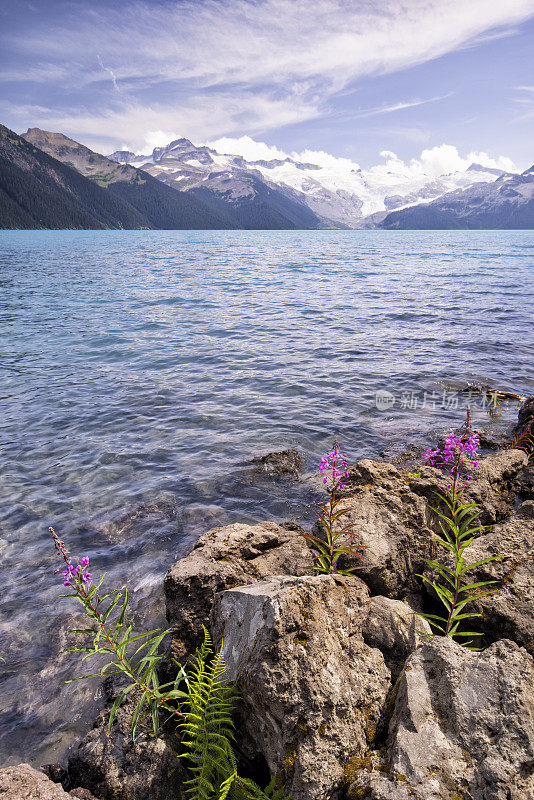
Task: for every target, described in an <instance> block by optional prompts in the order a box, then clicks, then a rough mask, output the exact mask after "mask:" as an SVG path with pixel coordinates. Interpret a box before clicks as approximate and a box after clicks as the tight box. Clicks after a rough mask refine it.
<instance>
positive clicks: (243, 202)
mask: <svg viewBox="0 0 534 800" xmlns="http://www.w3.org/2000/svg"><path fill="white" fill-rule="evenodd" d="M123 153H124V151H119V153H113V154H112V155H111V156H110V158H114V159H116V160H118V159H121V160H122V159H124V155H123ZM137 158H138V157H136V163H137ZM122 163H124V162H122ZM128 163H131V161H129V162H128ZM143 169H144V170H145V171H146V172H148V173H150V175H152V176H154V178H157V179H158V180H160V181H162V182H163V183H166V184H167V185H168V186H172V187H173V189H178V191H180V192H184V193H186V194H188V195H193V196H194V197H196V198H198V199H200V200H202V202H203V203H205V204H206V205H207V206H209V207H210V208H211V209H212V210H213V211H214V212H216V213H218V214H222V215H225V216H226V217H227V218H228V219H229V220H231V221H232V222H233V223H234V226H237V227H239V228H245V229H296V228H298V229H309V228H324V227H331V223H330V222H329V221H325V220H323V219H322V218H321V217H320V216H319V215H318V214H317V213H316V212H314V211H313V210H312V209H311V208H310V207H309V205H308V204H307V202H306V198H305V197H304V196H303V195H302V194H299V193H298V192H295V191H293V190H292V189H290V188H289V187H286V186H279V185H277V184H275V183H273V182H271V181H266V180H265V178H264V176H263V175H262V173H261V172H260V171H259V170H258V169H255V168H251V167H249V165H247V164H246V162H244V161H243V159H241V158H239V157H230V158H227V159H221V158H220V157H218V155H217V153H216V152H215V151H214V150H212V149H211V148H209V147H196V146H195V145H194V144H193V143H192V142H190V141H189V139H176V140H175V141H173V142H171V143H170V144H169V145H167V146H166V147H156V148H155V149H154V151H153V153H152V156H151V157H150V161H149V162H147V163H145V164H144V165H143Z"/></svg>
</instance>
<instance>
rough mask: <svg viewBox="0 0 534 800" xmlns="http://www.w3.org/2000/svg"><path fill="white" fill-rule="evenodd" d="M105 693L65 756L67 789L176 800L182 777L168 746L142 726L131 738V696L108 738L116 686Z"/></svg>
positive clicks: (112, 797)
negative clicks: (77, 741)
mask: <svg viewBox="0 0 534 800" xmlns="http://www.w3.org/2000/svg"><path fill="white" fill-rule="evenodd" d="M105 688H106V690H107V692H108V698H107V699H108V703H107V709H106V710H105V711H104V712H103V713H102V714H100V716H99V717H98V718H97V720H96V722H95V724H94V726H93V729H92V730H91V731H89V733H88V734H87V735H86V736H85V737H84V738H83V739H82V741H81V742H80V744H79V745H78V746H77V748H76V749H74V750H73V751H72V752H71V754H70V757H69V761H68V777H69V781H70V785H72V786H74V787H82V788H85V789H88V790H90V791H91V792H93V793H94V794H95V795H97V796H98V797H99V798H101V799H102V800H146V799H147V798H148V797H150V800H181V798H183V797H184V796H185V791H184V790H183V789H182V787H183V783H184V781H185V780H186V777H185V772H184V768H183V766H182V763H181V760H180V759H179V758H178V756H177V753H176V752H175V750H174V749H173V747H172V746H171V744H170V743H169V741H168V740H165V739H163V738H160V739H155V738H154V737H153V735H151V732H150V730H149V728H148V726H147V724H146V722H141V723H140V724H139V725H138V727H137V730H136V736H135V740H134V739H132V732H131V725H130V721H131V716H132V712H133V709H134V708H135V704H136V702H137V701H136V698H135V697H131V695H130V696H128V698H127V699H126V700H125V701H124V703H123V704H122V706H120V708H119V709H118V711H117V715H116V717H115V720H114V722H113V725H112V727H111V733H110V734H108V722H109V711H110V707H111V705H112V703H113V700H114V698H115V697H116V694H117V693H118V691H120V687H118V686H116V685H115V684H114V683H113V682H112V681H110V680H109V679H108V680H106V681H105ZM0 797H1V795H0Z"/></svg>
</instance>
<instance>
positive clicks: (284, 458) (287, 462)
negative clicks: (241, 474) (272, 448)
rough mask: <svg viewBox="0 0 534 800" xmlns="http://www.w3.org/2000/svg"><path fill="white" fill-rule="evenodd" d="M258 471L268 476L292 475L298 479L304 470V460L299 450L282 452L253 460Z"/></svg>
mask: <svg viewBox="0 0 534 800" xmlns="http://www.w3.org/2000/svg"><path fill="white" fill-rule="evenodd" d="M252 463H253V464H254V465H255V467H256V469H258V470H260V471H261V472H263V473H264V474H266V475H272V476H276V475H290V476H292V477H293V478H298V476H299V473H300V471H301V470H302V458H301V457H300V453H299V452H298V450H281V451H280V452H277V453H268V454H267V455H265V456H258V457H257V458H253V459H252Z"/></svg>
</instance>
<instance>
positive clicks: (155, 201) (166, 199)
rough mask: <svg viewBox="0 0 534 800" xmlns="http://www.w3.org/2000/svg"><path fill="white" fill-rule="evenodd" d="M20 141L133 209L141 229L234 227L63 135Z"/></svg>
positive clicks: (33, 134)
mask: <svg viewBox="0 0 534 800" xmlns="http://www.w3.org/2000/svg"><path fill="white" fill-rule="evenodd" d="M23 138H24V139H25V140H26V141H27V142H30V143H31V144H32V145H34V146H35V147H38V148H39V149H40V150H42V151H43V152H45V153H47V154H48V155H49V156H52V157H53V158H55V159H57V160H58V161H61V162H63V163H64V164H66V165H68V166H69V167H73V168H74V169H75V170H77V171H78V172H79V173H81V174H82V175H83V176H85V177H86V178H89V179H90V180H91V182H94V183H95V184H97V185H98V186H99V187H101V188H102V189H103V190H105V192H106V194H110V195H115V196H116V197H117V199H120V200H121V201H123V202H125V203H127V204H128V206H129V207H130V208H132V210H134V209H135V210H136V211H137V212H138V213H139V214H140V215H141V217H142V220H143V225H142V226H141V227H148V228H160V229H165V230H173V229H206V228H211V229H212V228H233V227H237V226H236V225H235V224H233V223H232V221H231V220H229V219H227V218H226V216H224V215H220V214H218V213H217V212H216V211H215V210H214V209H211V208H208V207H207V206H206V205H205V204H204V203H203V202H202V201H201V200H199V199H197V198H196V197H194V196H192V195H188V194H183V193H180V192H176V191H174V190H173V189H171V188H169V187H168V186H165V185H164V184H163V183H162V182H161V181H158V180H156V179H155V178H153V177H152V176H151V175H148V174H147V173H146V172H143V171H142V170H139V169H137V168H136V167H133V166H130V165H129V164H126V163H121V164H119V163H117V161H113V160H111V159H109V158H106V157H105V156H102V155H100V154H98V153H94V152H93V151H92V150H90V149H89V148H88V147H85V145H83V144H79V143H78V142H75V141H74V140H73V139H69V138H68V137H67V136H64V135H63V134H62V133H53V132H51V131H43V130H41V129H40V128H30V129H29V130H28V131H27V132H26V133H25V134H23ZM125 227H126V226H125ZM128 227H132V226H128ZM134 227H140V226H139V225H136V226H134Z"/></svg>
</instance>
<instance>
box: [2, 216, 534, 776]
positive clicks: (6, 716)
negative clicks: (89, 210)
mask: <svg viewBox="0 0 534 800" xmlns="http://www.w3.org/2000/svg"><path fill="white" fill-rule="evenodd" d="M533 267H534V233H533V232H532V231H472V232H469V231H439V232H435V231H413V232H386V231H296V232H294V231H259V232H256V231H195V232H189V231H168V232H167V231H2V232H0V326H1V334H2V336H1V344H0V381H1V392H0V394H1V404H2V405H1V422H0V424H1V430H0V461H1V466H2V480H1V481H0V573H1V574H0V580H1V586H2V591H1V595H0V655H3V656H4V657H5V659H6V663H5V664H3V665H0V668H1V670H2V672H3V675H1V676H0V766H3V765H5V764H17V763H19V762H21V761H30V762H31V763H34V764H41V763H44V762H46V761H52V760H56V759H58V758H61V757H62V756H63V755H64V753H65V749H66V747H67V746H68V744H69V743H70V742H71V741H72V740H73V738H74V737H75V736H77V735H79V734H80V732H83V731H84V730H85V729H86V728H87V727H88V726H89V725H90V722H91V720H92V717H93V715H94V712H95V709H96V708H98V706H99V704H100V703H101V690H100V688H99V686H98V684H97V683H95V682H88V683H76V684H69V685H66V684H65V680H66V679H67V678H68V677H70V676H71V674H81V672H80V667H79V660H78V658H77V657H75V656H72V655H67V654H65V652H64V651H65V648H66V647H67V646H68V642H69V637H68V633H67V631H68V629H69V627H76V625H77V624H78V625H79V624H80V618H79V615H78V614H77V612H76V608H75V606H74V605H72V602H73V601H66V600H59V601H58V600H54V599H53V597H54V595H55V594H57V593H58V585H59V588H60V589H62V587H61V584H60V582H58V576H57V575H54V570H55V568H56V567H57V566H58V565H57V563H56V560H55V557H54V552H53V547H52V542H51V538H50V534H49V533H48V526H49V525H53V526H54V527H55V529H56V531H57V533H58V534H59V535H60V536H61V537H62V538H64V539H66V540H67V542H68V544H69V545H70V547H71V550H72V551H73V553H74V554H76V555H89V556H90V557H91V565H92V567H93V571H94V572H95V573H101V572H103V571H107V573H108V578H107V585H108V586H110V587H112V586H119V585H122V584H123V583H125V582H128V585H129V587H130V588H131V589H132V594H133V607H134V609H135V613H136V619H137V621H138V623H139V625H140V626H143V625H145V624H146V625H149V624H152V623H154V622H160V621H161V619H162V608H163V606H162V580H163V576H164V573H165V571H166V569H167V568H168V567H169V566H170V564H172V563H173V561H174V560H176V558H177V557H179V556H182V555H184V554H185V553H187V550H188V549H189V548H190V547H191V545H192V543H193V542H194V541H195V539H196V538H197V537H198V535H199V534H200V533H202V532H203V531H204V530H207V529H209V528H210V527H214V526H215V525H223V524H227V523H230V522H235V521H245V522H253V521H259V520H262V519H271V520H276V521H281V520H287V519H292V520H295V521H298V522H301V523H302V524H304V525H306V524H309V522H310V520H311V517H312V512H311V503H312V502H313V501H314V500H316V499H317V491H318V490H317V482H316V481H315V480H314V475H315V472H316V468H317V464H318V460H319V457H320V455H321V453H322V452H323V451H324V450H325V449H327V448H328V447H329V446H330V444H331V442H332V439H333V438H334V436H337V437H338V438H339V441H340V443H341V444H342V447H343V449H344V450H345V452H347V453H348V455H349V457H350V459H351V460H356V459H358V458H362V457H377V456H380V454H384V455H386V456H390V455H394V454H395V453H399V452H401V451H402V450H403V449H404V448H405V447H407V446H408V445H412V444H413V445H418V444H429V443H431V442H433V441H434V439H435V436H436V434H438V433H441V432H443V431H446V430H448V429H449V428H451V427H456V426H457V425H459V424H460V423H461V422H462V421H463V419H464V416H465V406H466V403H467V402H469V403H471V405H472V406H473V409H474V417H475V423H476V424H477V425H480V426H481V427H485V428H488V429H490V430H493V431H495V432H497V433H498V432H500V431H503V430H506V429H507V427H508V426H509V424H510V422H511V421H512V420H513V419H515V415H516V409H515V407H514V405H513V404H506V405H504V407H503V409H502V415H501V416H494V415H493V416H491V415H489V414H488V410H487V408H485V407H483V406H484V404H483V403H482V401H481V399H480V396H478V395H473V397H472V398H469V396H468V395H466V394H464V393H462V390H463V389H464V388H465V387H466V385H467V384H468V383H473V384H481V385H485V384H488V385H490V386H493V387H497V388H499V389H507V390H511V391H514V392H518V393H520V394H532V393H534V359H533V358H532V355H533V350H534V345H533V336H532V322H533V318H532V286H533V284H534V281H533V272H534V270H533ZM377 392H379V393H380V395H379V396H380V398H382V400H379V405H381V408H383V410H380V409H379V408H377V398H376V393H377ZM385 393H388V394H385ZM392 402H393V405H391V403H392ZM289 447H292V448H297V449H298V450H299V451H300V453H301V455H302V457H303V459H304V463H305V469H304V474H303V477H302V480H300V481H292V480H289V479H283V478H278V479H275V478H272V477H269V476H267V475H265V474H262V473H261V472H259V471H258V470H256V469H255V468H254V467H253V465H251V460H252V459H253V458H254V457H256V456H258V455H262V454H266V453H268V452H271V451H276V450H282V449H285V448H289ZM89 671H90V670H89Z"/></svg>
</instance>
